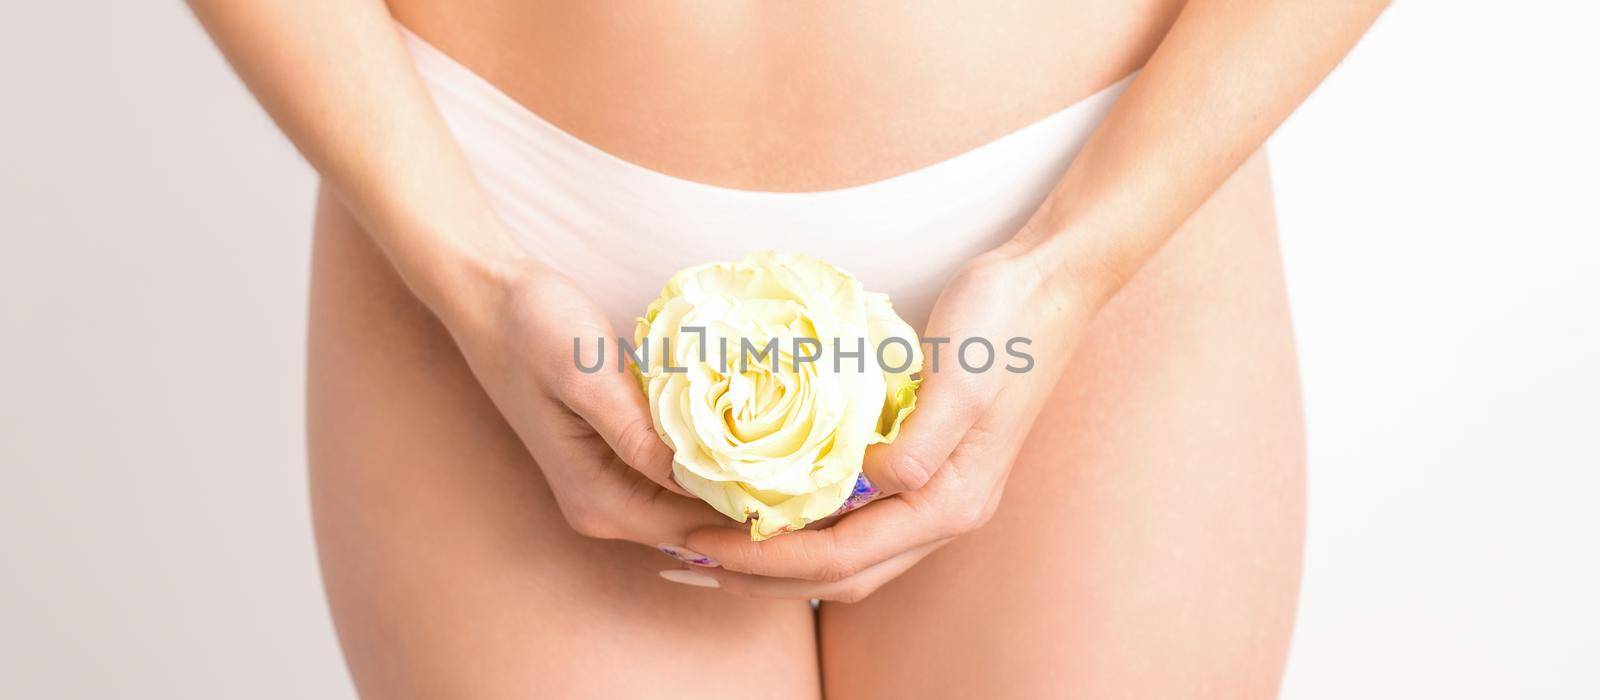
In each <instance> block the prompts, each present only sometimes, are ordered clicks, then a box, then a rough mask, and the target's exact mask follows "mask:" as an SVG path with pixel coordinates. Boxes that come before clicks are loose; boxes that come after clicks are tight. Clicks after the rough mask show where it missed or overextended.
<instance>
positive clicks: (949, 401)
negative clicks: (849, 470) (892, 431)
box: [862, 372, 981, 495]
mask: <svg viewBox="0 0 1600 700" xmlns="http://www.w3.org/2000/svg"><path fill="white" fill-rule="evenodd" d="M975 381H976V377H975V376H973V375H966V374H957V373H954V372H952V373H948V374H932V375H931V376H930V377H929V378H928V379H926V380H925V381H924V382H923V383H922V386H921V387H920V388H919V389H918V391H917V407H916V410H914V411H912V412H911V415H910V416H908V417H907V418H906V422H905V425H903V426H901V427H900V434H899V436H897V437H896V438H895V441H894V442H892V443H889V444H887V445H875V446H873V447H872V448H871V449H869V450H867V457H866V461H865V462H864V463H863V464H862V471H864V472H865V473H866V474H867V477H868V478H869V479H870V480H871V482H872V484H873V485H875V486H877V488H878V490H879V492H880V493H881V494H883V495H892V494H896V493H901V492H904V491H915V490H917V489H920V488H922V487H923V486H924V485H925V484H927V483H928V480H930V479H932V478H933V475H934V474H935V473H937V472H938V471H939V469H941V468H943V467H944V465H945V463H946V462H948V461H949V459H950V453H951V452H953V451H955V449H956V445H958V444H960V443H961V439H962V438H963V437H964V436H966V434H967V431H968V430H970V429H971V428H972V425H973V423H974V422H975V421H976V420H977V418H978V415H979V413H980V410H979V409H980V404H981V402H980V401H978V400H976V399H975V397H976V392H975V391H973V390H971V389H969V388H968V387H970V386H971V385H972V384H973V383H974V382H975Z"/></svg>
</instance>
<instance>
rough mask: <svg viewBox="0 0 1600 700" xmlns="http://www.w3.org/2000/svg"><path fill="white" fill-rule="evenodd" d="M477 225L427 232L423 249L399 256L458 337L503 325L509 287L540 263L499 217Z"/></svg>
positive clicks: (413, 284)
mask: <svg viewBox="0 0 1600 700" xmlns="http://www.w3.org/2000/svg"><path fill="white" fill-rule="evenodd" d="M477 228H478V232H477V233H470V234H468V233H464V232H463V231H461V230H459V229H457V230H453V231H446V232H434V233H430V234H426V235H425V236H423V237H422V238H423V239H424V240H426V241H428V244H427V245H425V246H423V249H422V250H419V251H413V252H412V254H411V255H408V256H405V257H407V258H408V259H407V260H404V261H402V260H398V259H397V260H395V265H396V267H397V268H398V269H399V270H400V273H401V276H402V277H403V278H405V280H406V283H407V285H408V286H409V287H410V288H411V290H412V293H414V294H416V295H417V298H418V299H420V300H421V301H422V302H423V304H425V305H426V306H427V307H428V308H429V310H431V311H432V312H433V313H434V315H435V316H436V317H438V318H439V320H440V321H441V322H442V323H444V325H445V327H446V328H448V329H449V330H450V332H451V334H452V335H455V336H457V337H458V338H459V337H460V336H461V335H462V334H464V333H467V334H471V333H477V332H480V331H481V330H482V329H484V328H487V327H490V326H493V325H494V324H497V323H499V319H500V314H501V312H502V302H503V300H504V298H505V296H506V294H507V293H508V290H509V289H510V288H511V287H512V286H513V285H514V284H517V283H518V281H519V280H522V279H524V278H526V277H527V276H528V275H529V274H530V273H531V272H533V271H536V270H537V268H539V267H540V265H539V264H538V263H536V262H534V261H533V260H532V258H531V257H530V256H529V255H528V254H527V252H526V251H525V250H523V248H522V247H521V246H520V245H518V244H517V243H516V242H515V241H514V240H512V239H511V237H510V235H509V233H508V232H507V231H505V230H504V227H503V224H501V223H500V222H499V220H498V219H497V218H493V217H491V220H490V221H488V222H484V223H481V224H479V225H478V227H477Z"/></svg>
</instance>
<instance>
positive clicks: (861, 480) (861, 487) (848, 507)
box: [833, 474, 878, 515]
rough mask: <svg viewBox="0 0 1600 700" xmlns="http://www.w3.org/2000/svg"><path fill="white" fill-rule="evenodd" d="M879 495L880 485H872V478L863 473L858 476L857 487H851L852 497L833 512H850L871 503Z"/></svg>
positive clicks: (837, 513) (838, 513) (839, 513)
mask: <svg viewBox="0 0 1600 700" xmlns="http://www.w3.org/2000/svg"><path fill="white" fill-rule="evenodd" d="M877 497H878V487H876V486H873V485H872V480H871V479H868V478H867V475H866V474H862V475H861V476H858V477H856V485H855V488H853V489H850V497H849V498H846V499H845V501H844V505H842V506H839V510H836V511H834V512H833V514H834V515H841V514H844V513H848V512H850V511H852V510H855V509H857V508H860V507H861V506H864V505H866V504H868V503H871V502H872V499H874V498H877Z"/></svg>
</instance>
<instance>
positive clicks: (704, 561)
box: [656, 544, 717, 566]
mask: <svg viewBox="0 0 1600 700" xmlns="http://www.w3.org/2000/svg"><path fill="white" fill-rule="evenodd" d="M656 549H659V550H661V553H662V554H665V555H667V556H669V557H672V558H673V559H677V560H678V561H681V562H683V563H685V564H694V565H695V566H717V560H715V559H712V558H711V557H708V556H706V555H704V554H701V553H699V552H696V551H694V550H692V549H689V548H687V547H679V546H678V545H675V544H658V545H656Z"/></svg>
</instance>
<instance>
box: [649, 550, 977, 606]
mask: <svg viewBox="0 0 1600 700" xmlns="http://www.w3.org/2000/svg"><path fill="white" fill-rule="evenodd" d="M949 541H950V540H948V539H943V540H938V541H935V542H929V543H928V544H924V545H922V546H920V547H916V548H914V549H911V550H909V551H906V552H902V553H900V554H898V555H895V556H894V557H891V558H890V559H889V560H888V561H884V562H881V563H878V564H875V565H873V566H870V567H867V568H866V569H865V570H863V571H862V572H861V573H859V574H856V575H854V576H851V577H849V578H846V579H844V580H842V581H832V582H818V581H807V580H805V579H796V578H772V577H769V576H756V575H753V574H742V573H738V572H736V571H728V570H727V569H710V570H699V569H695V570H693V571H694V573H696V574H699V575H700V576H702V577H706V578H709V579H711V580H713V581H715V582H716V584H717V585H716V587H718V588H721V589H722V590H725V591H727V592H729V593H732V594H734V595H739V596H745V597H748V598H788V599H799V600H808V599H813V598H815V599H817V600H831V601H836V602H840V603H856V602H860V601H861V600H862V599H864V598H866V597H867V596H869V595H871V594H872V593H873V592H875V591H877V590H878V589H879V588H882V587H883V585H884V584H886V583H888V582H890V581H893V580H894V579H896V578H898V577H899V576H900V575H901V574H903V573H905V572H906V571H909V570H910V569H911V567H913V566H916V564H917V562H920V561H922V559H923V558H924V557H927V556H928V555H929V554H931V553H933V551H934V550H935V549H938V548H939V547H942V546H944V544H945V543H946V542H949ZM662 573H663V574H665V573H666V572H662ZM668 580H669V581H679V582H681V576H673V577H672V578H668ZM691 585H705V584H704V582H703V581H702V582H697V583H695V584H691Z"/></svg>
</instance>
